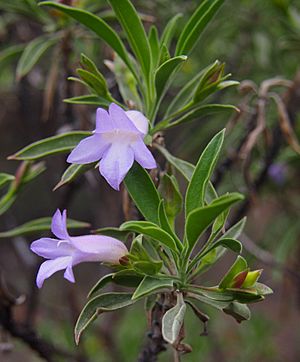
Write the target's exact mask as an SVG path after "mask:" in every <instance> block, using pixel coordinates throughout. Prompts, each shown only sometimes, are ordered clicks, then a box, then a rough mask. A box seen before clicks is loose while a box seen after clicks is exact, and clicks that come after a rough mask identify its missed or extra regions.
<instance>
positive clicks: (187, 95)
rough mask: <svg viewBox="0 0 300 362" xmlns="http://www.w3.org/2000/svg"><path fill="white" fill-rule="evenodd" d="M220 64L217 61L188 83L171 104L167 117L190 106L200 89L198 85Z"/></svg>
mask: <svg viewBox="0 0 300 362" xmlns="http://www.w3.org/2000/svg"><path fill="white" fill-rule="evenodd" d="M219 63H220V62H219V61H218V60H216V61H215V62H214V63H213V64H210V65H209V66H207V67H206V68H204V69H202V70H201V71H200V72H199V73H197V74H196V75H195V76H194V77H193V78H192V79H191V80H190V81H189V82H187V83H186V84H185V85H184V86H183V87H182V88H181V89H180V91H179V92H178V93H177V94H176V96H175V97H174V98H173V100H172V101H171V102H170V105H169V106H168V109H167V111H166V114H165V116H169V115H170V114H171V112H174V111H177V110H179V109H181V108H182V107H184V106H185V105H186V104H188V103H189V102H190V101H191V100H192V99H193V97H194V94H195V90H196V89H197V88H198V86H197V85H198V84H199V82H201V80H202V79H203V77H204V76H205V74H206V73H207V72H208V71H209V70H210V69H211V68H212V67H215V66H216V65H217V64H219Z"/></svg>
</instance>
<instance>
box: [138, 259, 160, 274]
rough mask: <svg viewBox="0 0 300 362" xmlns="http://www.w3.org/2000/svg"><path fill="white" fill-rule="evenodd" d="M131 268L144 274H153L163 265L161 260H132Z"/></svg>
mask: <svg viewBox="0 0 300 362" xmlns="http://www.w3.org/2000/svg"><path fill="white" fill-rule="evenodd" d="M132 265H133V268H134V269H135V270H136V271H137V272H138V273H141V274H145V275H155V274H157V273H159V271H160V270H161V268H162V266H163V262H162V261H154V260H151V261H146V260H143V261H136V262H133V264H132Z"/></svg>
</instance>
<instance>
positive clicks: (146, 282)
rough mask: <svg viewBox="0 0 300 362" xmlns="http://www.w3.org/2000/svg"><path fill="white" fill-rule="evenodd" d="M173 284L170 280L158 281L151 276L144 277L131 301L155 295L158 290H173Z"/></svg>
mask: <svg viewBox="0 0 300 362" xmlns="http://www.w3.org/2000/svg"><path fill="white" fill-rule="evenodd" d="M173 283H174V282H173V280H171V279H160V278H155V277H151V276H145V277H144V279H143V280H142V281H141V283H140V284H139V286H138V287H137V289H136V291H135V292H134V294H133V296H132V299H134V300H135V299H138V298H142V297H145V296H147V295H150V294H153V293H155V292H156V291H158V290H160V289H166V288H167V289H171V288H173Z"/></svg>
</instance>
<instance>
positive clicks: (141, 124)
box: [125, 110, 149, 135]
mask: <svg viewBox="0 0 300 362" xmlns="http://www.w3.org/2000/svg"><path fill="white" fill-rule="evenodd" d="M125 113H126V115H127V117H128V118H129V119H130V120H131V122H133V124H134V125H135V127H136V128H137V129H138V130H139V131H140V132H142V133H143V134H144V135H146V134H147V133H148V128H149V120H148V119H147V118H146V117H145V116H144V115H143V113H141V112H139V111H134V110H132V111H126V112H125Z"/></svg>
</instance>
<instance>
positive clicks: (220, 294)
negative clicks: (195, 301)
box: [187, 285, 234, 303]
mask: <svg viewBox="0 0 300 362" xmlns="http://www.w3.org/2000/svg"><path fill="white" fill-rule="evenodd" d="M187 290H188V291H189V292H192V293H196V294H198V295H202V296H205V297H207V298H210V299H212V300H217V301H222V302H227V303H229V302H231V301H233V300H234V297H233V296H232V293H229V292H228V291H227V290H225V291H223V290H221V289H218V288H216V287H201V286H198V285H190V286H189V287H188V289H187Z"/></svg>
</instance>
